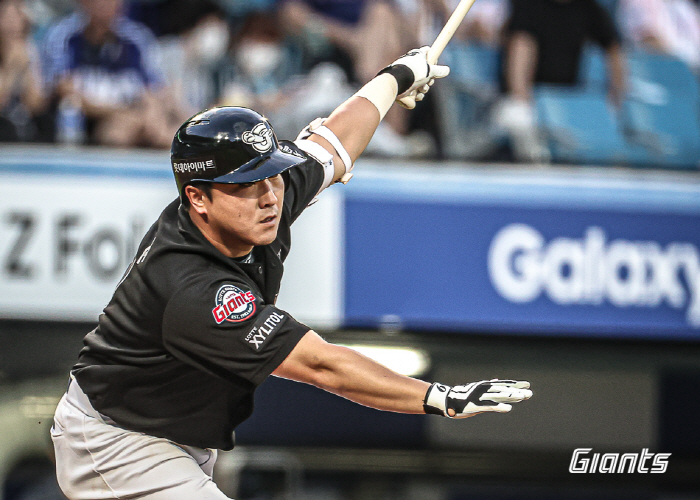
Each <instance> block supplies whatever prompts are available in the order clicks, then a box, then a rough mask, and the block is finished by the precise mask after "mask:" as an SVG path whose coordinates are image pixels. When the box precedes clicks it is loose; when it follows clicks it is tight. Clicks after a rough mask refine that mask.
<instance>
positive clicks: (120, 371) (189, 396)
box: [73, 143, 324, 450]
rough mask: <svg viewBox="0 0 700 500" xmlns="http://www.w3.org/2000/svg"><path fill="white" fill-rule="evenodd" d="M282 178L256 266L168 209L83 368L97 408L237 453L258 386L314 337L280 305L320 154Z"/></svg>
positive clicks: (88, 341) (136, 425) (89, 339)
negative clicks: (236, 437)
mask: <svg viewBox="0 0 700 500" xmlns="http://www.w3.org/2000/svg"><path fill="white" fill-rule="evenodd" d="M285 147H287V148H288V149H289V148H293V150H294V151H295V152H296V153H297V154H303V153H302V152H301V151H300V150H298V149H297V148H296V147H294V146H293V145H291V144H290V143H287V144H286V145H285ZM282 175H283V178H284V181H285V194H284V205H283V209H282V213H281V217H280V224H279V231H278V234H277V239H276V240H275V241H274V242H273V243H271V244H269V245H265V246H260V247H255V248H254V249H253V262H251V263H243V262H240V261H236V260H234V259H231V258H229V257H226V256H225V255H223V254H222V253H220V252H219V251H218V250H216V248H215V247H214V246H213V245H212V244H211V243H210V242H209V241H208V240H207V239H206V238H205V237H204V236H203V235H202V234H201V232H200V231H199V230H198V229H197V227H196V226H195V225H194V223H193V222H192V221H191V219H190V217H189V214H188V212H187V210H186V209H185V208H184V207H181V206H180V203H179V200H176V201H174V202H173V203H171V204H170V205H169V206H168V207H167V208H166V209H165V210H164V211H163V213H162V214H161V216H160V218H159V219H158V221H157V222H156V223H155V224H154V225H153V227H151V229H150V230H149V231H148V233H147V234H146V236H145V237H144V239H143V241H142V242H141V245H140V246H139V250H138V252H137V255H136V257H135V259H134V262H133V263H132V264H131V267H130V268H129V270H128V271H127V273H126V274H125V277H124V278H123V279H122V281H121V283H120V284H119V285H118V286H117V289H116V291H115V293H114V296H113V297H112V300H111V301H110V303H109V304H108V305H107V307H106V308H105V310H104V313H103V314H102V315H100V318H99V324H98V326H97V328H96V329H95V330H93V331H92V332H90V333H89V334H88V335H87V336H86V337H85V340H84V344H85V347H84V348H83V349H82V351H81V352H80V358H79V361H78V363H77V364H76V365H75V367H74V368H73V373H74V375H75V377H76V379H77V380H78V383H79V384H80V387H81V388H82V389H83V391H84V392H85V394H87V396H88V397H89V398H90V401H91V403H92V404H93V406H94V407H95V409H96V410H97V411H99V412H100V413H102V414H104V415H106V416H107V417H109V418H111V419H112V420H113V421H114V422H115V423H116V424H117V425H119V426H122V427H124V428H127V429H131V430H135V431H139V432H144V433H146V434H149V435H153V436H158V437H164V438H167V439H171V440H173V441H175V442H177V443H180V444H183V445H190V446H198V447H202V448H218V449H223V450H228V449H231V448H233V430H234V429H235V427H236V426H237V425H238V424H240V423H241V422H243V421H244V420H245V419H246V418H248V417H249V416H250V414H251V413H252V411H253V392H254V391H255V389H256V387H257V386H258V385H260V384H261V383H262V382H263V381H264V380H265V378H266V377H267V376H268V375H270V373H272V372H273V371H274V370H275V369H276V368H277V367H278V366H279V364H280V363H281V362H282V361H283V360H284V359H285V358H286V357H287V355H288V354H289V353H290V352H291V351H292V349H293V348H294V346H295V345H296V344H297V342H298V341H299V340H300V339H301V338H302V337H303V336H304V334H305V333H306V332H308V331H309V328H308V327H306V326H304V325H303V324H301V323H299V322H297V321H296V320H295V319H294V318H292V317H291V316H290V315H289V313H287V312H286V311H282V310H280V309H278V308H276V307H275V300H276V298H277V293H278V291H279V287H280V281H281V279H282V270H283V267H282V262H283V261H284V259H285V258H286V256H287V254H288V253H289V247H290V226H291V224H292V222H294V220H295V219H296V218H297V217H298V216H299V215H300V214H301V212H302V211H303V210H304V208H306V206H307V205H308V204H309V202H310V201H311V200H312V199H313V197H314V196H315V195H316V194H317V193H318V191H319V189H320V188H321V185H322V182H323V178H324V171H323V167H322V166H321V165H320V164H319V163H318V162H316V161H315V160H313V159H311V158H309V159H308V160H307V161H305V162H303V163H301V164H299V165H297V166H295V167H293V168H291V169H290V170H287V171H286V172H284V173H283V174H282Z"/></svg>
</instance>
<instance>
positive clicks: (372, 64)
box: [282, 0, 413, 82]
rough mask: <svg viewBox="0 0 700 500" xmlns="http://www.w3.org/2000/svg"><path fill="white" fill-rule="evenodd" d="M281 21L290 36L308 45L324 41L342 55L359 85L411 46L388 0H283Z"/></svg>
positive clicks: (399, 15)
mask: <svg viewBox="0 0 700 500" xmlns="http://www.w3.org/2000/svg"><path fill="white" fill-rule="evenodd" d="M282 18H283V19H285V27H286V28H287V29H288V30H289V31H290V33H292V34H294V35H299V36H302V37H305V38H306V39H307V40H308V41H309V44H313V43H321V41H326V42H328V43H330V44H332V45H334V46H336V47H338V48H340V49H341V50H343V51H345V52H346V53H347V54H348V55H349V56H350V58H351V59H352V61H353V69H354V71H355V77H356V80H357V81H360V82H364V81H368V79H371V78H373V77H374V76H375V73H376V68H381V67H382V66H383V65H385V64H386V62H387V61H391V60H393V59H394V58H395V57H398V56H400V55H401V54H402V53H403V52H405V51H406V49H407V48H410V47H412V46H413V45H412V43H411V42H413V40H407V39H406V36H407V35H406V32H405V31H404V30H402V25H403V24H402V23H403V20H402V16H401V13H400V10H399V9H398V8H397V6H396V5H394V3H393V2H391V1H390V0H286V1H285V2H284V3H283V5H282Z"/></svg>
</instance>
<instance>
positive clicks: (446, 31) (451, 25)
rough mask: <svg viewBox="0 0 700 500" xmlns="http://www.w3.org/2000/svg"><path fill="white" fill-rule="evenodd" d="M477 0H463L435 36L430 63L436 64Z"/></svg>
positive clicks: (430, 50)
mask: <svg viewBox="0 0 700 500" xmlns="http://www.w3.org/2000/svg"><path fill="white" fill-rule="evenodd" d="M475 1H476V0H461V1H460V2H459V4H458V5H457V7H456V8H455V10H454V12H453V13H452V15H451V16H450V18H449V19H448V20H447V22H446V23H445V26H443V28H442V30H441V31H440V34H439V35H438V36H437V38H435V41H434V42H433V44H432V45H431V46H430V49H428V62H429V63H430V64H435V63H436V62H437V60H438V58H439V57H440V54H442V51H443V50H445V47H447V44H448V43H449V41H450V40H451V39H452V36H453V35H454V34H455V31H457V28H459V25H460V24H462V21H463V20H464V17H465V16H466V15H467V12H469V9H471V8H472V5H474V2H475Z"/></svg>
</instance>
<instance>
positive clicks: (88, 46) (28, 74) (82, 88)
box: [0, 0, 700, 161]
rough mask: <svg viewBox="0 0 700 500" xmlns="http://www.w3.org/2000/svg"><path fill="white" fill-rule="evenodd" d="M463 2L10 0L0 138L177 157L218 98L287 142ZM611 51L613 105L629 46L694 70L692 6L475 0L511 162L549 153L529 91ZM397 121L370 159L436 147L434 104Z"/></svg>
mask: <svg viewBox="0 0 700 500" xmlns="http://www.w3.org/2000/svg"><path fill="white" fill-rule="evenodd" d="M456 4H457V0H131V1H128V0H0V142H59V143H64V144H89V145H93V144H94V145H108V146H117V147H147V148H167V147H169V145H170V141H171V139H172V136H173V133H174V131H175V130H176V129H177V127H178V126H179V124H180V123H182V122H183V121H184V120H185V119H186V118H187V117H188V116H190V115H192V114H194V113H195V112H197V111H199V110H201V109H204V108H206V107H211V106H215V105H242V106H248V107H252V108H254V109H256V110H258V111H261V112H263V113H264V114H265V115H267V116H268V117H269V118H270V119H271V121H272V123H273V124H274V125H275V128H276V131H277V134H278V136H280V137H281V138H293V137H294V136H295V135H296V133H297V131H298V130H300V129H301V128H303V126H304V125H306V124H307V123H308V122H309V121H311V120H312V119H313V118H315V117H317V116H326V115H327V114H328V113H329V112H330V111H332V110H333V109H334V108H335V107H336V106H337V105H338V104H339V103H340V102H342V100H344V99H345V98H347V97H349V96H350V95H352V93H353V92H355V91H356V90H357V88H359V86H360V85H361V84H362V83H363V82H366V81H367V80H369V79H370V78H371V77H372V76H373V75H374V74H375V73H376V72H377V70H378V69H380V68H382V67H383V66H384V65H386V64H388V63H390V62H391V61H392V60H394V59H395V58H396V57H398V56H399V55H401V54H402V53H404V52H405V51H406V50H408V49H410V48H412V47H416V46H421V45H427V44H430V43H431V42H432V40H433V39H434V37H435V35H436V34H437V32H438V31H439V29H440V27H441V26H442V24H443V23H444V21H445V20H446V19H447V17H448V16H449V14H450V13H451V11H452V9H453V8H454V7H455V6H456ZM591 42H592V43H595V44H597V45H599V46H600V47H601V49H602V50H603V51H604V54H605V57H606V65H607V68H608V71H607V75H608V85H607V88H608V94H609V100H610V103H611V105H613V106H619V105H620V103H621V102H622V100H623V98H624V95H625V92H626V91H627V81H626V64H625V58H624V51H623V50H622V49H623V48H634V49H644V50H648V51H653V52H658V53H664V54H668V55H670V56H673V57H676V58H679V59H681V60H682V61H684V62H685V63H686V64H687V65H688V66H689V67H690V68H692V69H693V71H694V72H695V74H696V75H697V74H698V72H699V71H700V8H699V7H698V3H697V0H476V3H475V5H474V7H473V8H472V10H471V12H470V13H469V15H468V16H467V18H466V20H465V22H464V23H463V24H462V26H461V27H460V30H459V32H458V33H457V34H456V43H463V44H473V45H478V46H485V47H491V48H493V49H496V50H498V51H500V63H499V66H500V71H499V75H500V92H501V97H502V98H501V99H500V100H499V103H498V105H496V106H494V108H493V114H492V116H491V119H492V120H494V121H495V122H496V123H499V124H500V125H501V126H502V127H503V128H504V129H506V130H508V132H509V133H510V134H512V136H513V138H514V141H513V145H514V146H513V147H514V148H515V149H516V150H517V154H515V155H514V157H515V158H516V159H524V160H528V161H538V160H545V159H546V158H544V156H546V153H544V152H542V151H540V150H539V149H538V143H537V141H533V140H532V137H529V135H532V131H533V130H534V128H533V126H532V124H533V120H534V118H533V116H532V115H533V110H532V109H533V108H532V92H533V87H534V86H536V85H538V84H556V85H564V86H566V85H570V86H574V85H576V83H577V79H578V74H579V65H580V60H581V54H582V50H583V48H584V46H585V45H586V44H587V43H591ZM428 97H429V99H427V102H426V103H425V104H424V105H422V106H420V107H419V108H418V109H417V110H416V111H415V112H412V113H408V112H407V111H405V110H403V109H401V108H399V107H398V106H396V107H395V109H392V111H391V112H390V113H389V115H387V118H386V120H385V123H383V124H382V127H381V128H380V129H379V130H378V131H377V134H376V137H375V140H373V141H372V144H371V146H370V148H369V149H368V152H369V153H370V154H378V155H385V156H403V157H436V156H439V155H440V153H441V150H440V139H441V138H440V136H439V129H440V127H439V120H438V118H437V117H436V114H437V113H436V107H435V104H434V99H435V98H434V97H432V98H430V97H431V95H430V94H429V95H428Z"/></svg>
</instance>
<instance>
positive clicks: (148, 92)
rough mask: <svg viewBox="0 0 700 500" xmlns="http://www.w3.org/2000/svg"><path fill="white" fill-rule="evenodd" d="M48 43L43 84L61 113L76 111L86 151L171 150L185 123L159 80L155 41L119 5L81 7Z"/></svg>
mask: <svg viewBox="0 0 700 500" xmlns="http://www.w3.org/2000/svg"><path fill="white" fill-rule="evenodd" d="M79 6H80V9H79V11H78V12H76V13H74V14H73V15H71V16H69V17H67V18H65V19H63V20H61V21H59V22H58V23H57V24H56V25H54V26H53V27H51V28H50V30H49V32H48V34H47V36H46V39H45V56H46V61H45V63H46V68H47V82H48V85H49V86H50V87H51V88H52V89H53V92H54V96H55V97H56V98H57V99H58V100H60V101H61V105H60V106H59V117H60V116H61V113H62V112H63V109H64V108H65V109H69V108H72V107H73V106H77V107H79V108H80V110H81V111H82V113H83V115H84V116H85V117H86V119H87V134H88V140H89V142H90V143H97V144H104V145H111V146H143V147H168V146H169V145H170V142H171V139H172V135H173V134H174V131H175V130H176V129H177V127H178V126H179V124H180V123H181V122H182V121H183V120H184V119H185V118H186V117H185V116H184V115H183V113H182V112H181V111H180V110H179V107H178V106H177V104H176V103H175V102H174V99H173V98H172V96H170V95H168V93H167V92H168V91H167V89H166V87H164V85H163V81H162V79H161V76H160V71H159V69H158V65H157V59H156V55H155V52H154V51H155V49H156V47H155V39H154V38H153V35H152V33H151V32H150V31H148V30H147V29H146V28H145V27H144V26H142V25H140V24H138V23H135V22H134V21H131V20H129V19H127V18H126V17H124V16H123V15H122V7H123V5H122V0H80V1H79Z"/></svg>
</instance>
